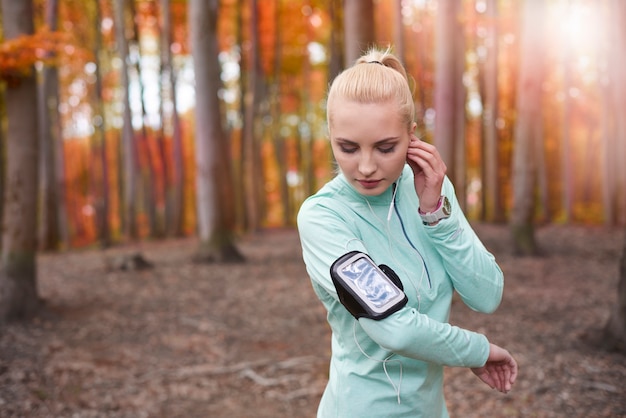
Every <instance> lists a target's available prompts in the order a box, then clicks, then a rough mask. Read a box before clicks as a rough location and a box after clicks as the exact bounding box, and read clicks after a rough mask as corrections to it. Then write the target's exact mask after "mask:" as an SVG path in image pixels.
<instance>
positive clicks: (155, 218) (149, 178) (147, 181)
mask: <svg viewBox="0 0 626 418" xmlns="http://www.w3.org/2000/svg"><path fill="white" fill-rule="evenodd" d="M134 1H135V0H132V1H131V2H130V3H129V4H130V10H131V16H136V14H137V12H136V10H135V3H134ZM132 22H133V35H132V43H133V46H134V47H135V49H136V51H137V54H135V59H133V66H132V68H133V73H134V76H135V80H134V82H135V83H136V85H137V86H138V87H139V103H140V105H141V135H140V137H139V138H140V140H141V141H140V144H141V147H137V149H138V152H137V154H138V157H139V155H143V156H144V159H145V166H142V164H140V163H139V161H140V160H139V159H138V161H137V164H138V166H139V168H140V173H141V176H140V181H141V185H142V190H143V191H142V193H143V201H144V211H145V214H146V218H147V221H148V234H149V236H150V237H151V238H161V237H163V234H164V231H163V227H162V223H161V222H159V218H160V217H159V215H158V210H157V209H158V205H157V188H156V184H157V179H156V168H155V164H156V163H155V161H154V157H153V156H152V152H151V147H150V137H149V135H148V131H147V129H146V123H147V120H148V117H147V111H146V102H145V94H144V92H145V87H144V83H143V78H142V76H141V63H140V60H141V42H140V39H139V27H138V25H137V21H136V19H134V18H133V20H132ZM139 150H141V152H143V154H140V152H139Z"/></svg>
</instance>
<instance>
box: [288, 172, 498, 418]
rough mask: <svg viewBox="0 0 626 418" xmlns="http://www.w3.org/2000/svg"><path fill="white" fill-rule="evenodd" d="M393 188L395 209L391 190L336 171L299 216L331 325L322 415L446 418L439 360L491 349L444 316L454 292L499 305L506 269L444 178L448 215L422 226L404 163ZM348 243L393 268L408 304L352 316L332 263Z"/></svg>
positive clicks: (483, 354) (456, 362) (475, 302)
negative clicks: (376, 190)
mask: <svg viewBox="0 0 626 418" xmlns="http://www.w3.org/2000/svg"><path fill="white" fill-rule="evenodd" d="M396 185H397V186H396V187H397V188H398V189H397V191H396V196H395V199H394V205H393V206H391V200H392V196H393V190H392V189H393V188H389V189H388V190H386V191H385V192H384V193H382V194H381V195H379V196H364V195H361V194H360V193H358V192H357V191H356V190H355V189H354V188H353V187H352V186H351V185H350V184H349V183H348V182H347V180H346V179H345V177H344V176H343V175H342V174H339V175H338V176H337V177H335V178H334V179H333V180H331V181H330V182H329V183H327V184H326V185H325V186H324V187H323V188H322V189H321V190H320V191H319V192H317V193H316V194H315V195H313V196H311V197H309V198H308V199H307V200H306V201H305V202H304V203H303V205H302V207H301V208H300V211H299V213H298V230H299V234H300V240H301V244H302V253H303V258H304V262H305V265H306V269H307V272H308V274H309V276H310V278H311V282H312V285H313V289H314V291H315V293H316V294H317V296H318V297H319V299H320V301H321V302H322V304H323V305H324V307H325V308H326V310H327V320H328V323H329V325H330V328H331V330H332V338H331V350H332V351H331V352H332V355H331V360H330V371H329V380H328V384H327V386H326V389H325V391H324V394H323V396H322V399H321V402H320V406H319V409H318V417H320V418H331V417H341V418H354V417H359V418H366V417H375V418H382V417H385V418H390V417H426V418H437V417H447V416H448V412H447V409H446V405H445V400H444V397H443V366H460V367H479V366H482V365H484V364H485V362H486V360H487V356H488V354H489V342H488V340H487V338H486V337H485V336H484V335H481V334H478V333H475V332H471V331H468V330H465V329H461V328H459V327H456V326H453V325H450V324H449V323H448V318H449V313H450V305H451V302H452V295H453V293H454V291H456V292H457V293H458V294H459V296H460V298H461V299H462V300H463V302H464V303H465V304H466V305H467V306H469V307H470V308H471V309H473V310H476V311H480V312H487V313H491V312H493V311H494V310H495V309H496V308H497V306H498V305H499V303H500V300H501V297H502V288H503V275H502V271H501V270H500V268H499V267H498V265H497V264H496V262H495V259H494V257H493V256H492V255H491V254H490V253H489V252H488V251H487V250H486V249H485V247H484V245H483V244H482V243H481V242H480V240H479V239H478V237H477V236H476V234H475V232H474V231H473V229H472V228H471V226H470V224H469V223H468V221H467V219H466V218H465V216H464V215H463V213H462V211H461V208H460V207H459V204H458V201H457V199H456V198H455V194H454V188H453V186H452V183H451V182H450V181H449V180H448V179H447V178H446V180H445V182H444V186H443V193H444V194H445V195H446V196H447V197H448V199H449V200H450V202H451V204H452V215H451V216H450V218H448V219H445V220H442V221H440V222H439V223H438V224H437V225H435V226H425V225H423V223H422V220H421V218H420V216H419V215H418V207H419V200H418V197H417V194H416V193H415V189H414V185H413V172H412V171H411V169H410V167H409V166H408V165H407V166H405V168H404V170H403V173H402V175H401V176H400V178H399V179H398V181H397V182H396ZM352 250H358V251H362V252H365V253H367V254H368V255H369V256H370V257H371V258H372V259H373V260H374V261H375V262H376V263H377V264H386V265H388V266H390V267H391V268H392V269H393V270H394V271H395V272H396V273H397V275H398V276H399V277H400V279H401V280H402V282H403V286H404V290H405V293H406V294H407V296H408V303H407V305H406V306H405V307H403V308H402V309H400V310H399V311H398V312H396V313H394V314H392V315H390V316H388V317H387V318H385V319H382V320H379V321H376V320H372V319H368V318H360V319H359V320H356V319H354V317H353V316H352V315H351V314H350V313H349V312H348V310H347V309H346V308H345V307H344V306H343V305H342V304H341V303H340V302H339V299H338V296H337V292H336V290H335V287H334V285H333V282H332V280H331V277H330V266H331V264H332V263H333V261H335V260H336V259H337V258H339V257H340V256H341V255H343V254H345V253H347V252H348V251H352ZM477 382H479V381H478V380H477Z"/></svg>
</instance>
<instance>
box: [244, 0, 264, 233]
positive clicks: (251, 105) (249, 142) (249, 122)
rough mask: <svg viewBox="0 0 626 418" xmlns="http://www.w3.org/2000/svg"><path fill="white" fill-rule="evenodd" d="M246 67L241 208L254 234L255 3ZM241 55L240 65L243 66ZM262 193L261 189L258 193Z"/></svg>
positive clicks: (257, 174) (258, 173)
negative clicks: (242, 207)
mask: <svg viewBox="0 0 626 418" xmlns="http://www.w3.org/2000/svg"><path fill="white" fill-rule="evenodd" d="M248 5H249V8H250V19H249V25H247V26H249V35H248V40H249V45H250V53H249V55H248V57H249V58H250V59H249V63H248V65H247V66H245V65H242V67H243V68H242V72H243V73H244V77H245V81H246V83H245V86H244V87H243V107H244V109H243V113H244V119H243V129H242V146H241V149H242V159H241V164H242V168H243V170H242V173H243V176H242V177H243V182H242V184H243V193H242V195H243V206H244V208H245V225H246V229H247V230H250V231H255V230H257V229H258V228H259V223H260V221H259V208H260V207H261V205H260V201H259V200H260V194H259V187H258V180H259V178H262V170H261V169H260V167H259V164H260V162H261V158H260V155H259V146H258V138H257V135H256V129H255V122H256V119H257V114H258V108H259V102H260V100H261V95H262V82H263V75H262V72H261V61H260V57H259V32H258V13H257V7H258V5H257V1H256V0H249V2H248ZM243 55H245V54H242V63H246V60H245V59H244V57H243ZM260 191H263V189H260Z"/></svg>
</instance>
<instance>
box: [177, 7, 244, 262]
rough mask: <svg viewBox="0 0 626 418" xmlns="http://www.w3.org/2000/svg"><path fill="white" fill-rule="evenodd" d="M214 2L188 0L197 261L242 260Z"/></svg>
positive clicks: (216, 11) (216, 12)
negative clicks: (222, 103) (223, 115)
mask: <svg viewBox="0 0 626 418" xmlns="http://www.w3.org/2000/svg"><path fill="white" fill-rule="evenodd" d="M218 9H219V0H190V2H189V15H188V16H189V28H190V45H191V51H192V55H193V58H194V60H193V61H194V74H195V79H196V113H195V123H196V131H195V144H196V150H195V155H196V211H197V219H198V235H199V238H200V247H199V251H198V255H197V260H198V261H242V260H243V257H242V255H241V254H240V253H239V251H238V250H237V248H236V247H235V245H234V228H235V211H234V195H233V184H232V173H231V172H230V170H231V169H230V153H229V151H228V147H227V143H226V141H225V137H224V133H223V129H222V120H221V112H220V101H219V99H218V95H217V94H218V91H219V88H220V65H219V62H218V48H217V15H218Z"/></svg>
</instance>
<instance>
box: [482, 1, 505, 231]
mask: <svg viewBox="0 0 626 418" xmlns="http://www.w3.org/2000/svg"><path fill="white" fill-rule="evenodd" d="M497 4H498V2H497V1H496V0H488V1H487V10H486V16H487V18H488V21H487V31H486V32H487V36H486V38H485V44H486V45H485V51H486V57H485V60H484V65H483V67H482V77H481V87H482V88H481V90H482V96H483V98H484V101H483V109H484V110H483V117H482V136H483V161H482V164H483V170H482V171H483V207H482V211H483V216H482V217H483V219H485V220H487V221H492V222H493V221H496V222H503V221H504V208H503V206H504V205H503V202H502V197H501V193H500V186H499V182H498V165H499V161H500V158H499V149H498V148H499V147H498V129H497V125H496V122H497V120H498V29H497V26H496V24H495V21H496V17H497V15H498V9H497V7H498V6H497Z"/></svg>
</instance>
